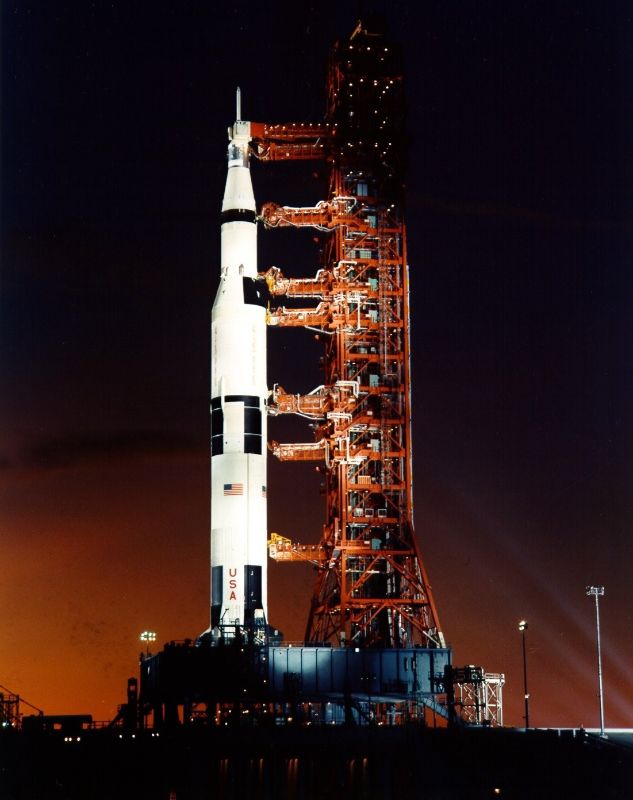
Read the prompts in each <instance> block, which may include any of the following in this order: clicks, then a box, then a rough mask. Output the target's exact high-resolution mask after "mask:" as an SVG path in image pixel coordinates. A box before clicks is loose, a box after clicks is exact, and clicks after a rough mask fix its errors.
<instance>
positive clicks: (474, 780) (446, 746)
mask: <svg viewBox="0 0 633 800" xmlns="http://www.w3.org/2000/svg"><path fill="white" fill-rule="evenodd" d="M121 737H122V738H121ZM0 771H1V772H0V797H2V800H27V799H28V800H31V798H36V799H37V800H49V798H50V799H51V800H52V799H53V798H55V800H57V799H58V798H59V799H60V800H61V799H62V798H63V799H64V800H93V799H94V800H110V798H112V800H114V799H115V798H117V799H118V798H126V799H127V798H134V799H135V800H145V798H147V799H148V800H150V799H151V800H202V798H204V800H224V799H225V798H240V800H241V799H242V798H245V799H246V798H248V800H250V799H251V798H260V799H263V798H274V800H304V799H306V800H307V799H308V798H309V799H310V800H312V799H313V798H327V799H328V800H335V799H336V798H345V799H346V800H354V799H355V798H363V800H364V799H365V798H366V799H367V800H369V799H371V800H373V798H376V799H378V798H380V800H390V799H391V798H394V800H395V798H398V800H403V799H404V798H406V799H407V800H409V799H411V800H414V799H415V800H444V799H445V798H446V799H447V800H448V799H450V800H452V799H453V798H459V800H462V799H463V800H467V799H468V798H474V799H475V798H495V797H500V798H504V799H505V798H508V800H509V799H510V798H525V799H526V800H527V799H528V798H529V800H535V799H538V800H546V799H547V798H557V800H567V799H568V798H573V799H574V800H576V799H577V798H600V800H610V799H611V798H613V800H616V799H617V800H620V798H625V797H629V796H630V794H629V792H630V789H631V785H633V784H632V782H633V748H631V747H627V746H625V745H622V744H618V743H616V742H613V741H603V740H600V739H599V738H598V737H596V736H579V735H576V736H574V735H573V732H563V733H562V734H559V733H557V732H555V731H529V732H528V733H525V732H524V731H519V730H512V729H471V730H432V729H423V728H404V727H403V728H356V729H349V728H347V729H344V728H325V727H321V728H292V727H286V728H270V729H263V728H258V729H256V728H240V729H205V728H200V729H195V728H191V727H190V728H188V729H186V728H180V729H178V730H174V731H173V732H171V733H166V732H165V733H162V734H161V735H160V736H156V735H152V733H151V732H150V731H140V732H138V733H136V734H135V735H134V736H133V735H132V734H131V733H121V732H120V731H118V730H94V731H88V732H83V733H82V734H81V738H80V741H77V740H76V737H75V738H74V739H73V741H65V740H64V736H62V735H60V734H58V733H48V734H46V733H42V732H31V733H29V732H26V731H25V732H17V731H13V730H6V731H2V732H0Z"/></svg>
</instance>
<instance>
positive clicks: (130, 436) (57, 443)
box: [25, 430, 205, 469]
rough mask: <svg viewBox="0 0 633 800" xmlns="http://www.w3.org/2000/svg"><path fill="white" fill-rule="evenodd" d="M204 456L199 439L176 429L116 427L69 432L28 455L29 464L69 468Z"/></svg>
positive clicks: (32, 449)
mask: <svg viewBox="0 0 633 800" xmlns="http://www.w3.org/2000/svg"><path fill="white" fill-rule="evenodd" d="M177 455H199V456H204V455H205V453H204V452H203V448H201V447H200V441H199V439H195V438H194V437H190V436H187V435H186V434H182V433H176V432H172V431H151V430H146V431H115V432H112V433H101V432H100V433H94V434H86V433H82V434H67V435H65V436H60V437H57V438H52V439H44V440H41V441H39V442H37V443H35V444H33V445H32V446H31V447H30V448H29V449H28V451H27V452H26V455H25V461H26V463H27V465H28V466H31V467H33V466H36V467H39V468H43V469H67V468H69V467H74V466H76V465H78V464H87V463H90V462H95V461H104V460H106V461H109V460H112V461H114V460H119V459H129V458H143V457H145V456H151V457H152V458H155V457H157V456H177Z"/></svg>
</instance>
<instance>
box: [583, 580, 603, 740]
mask: <svg viewBox="0 0 633 800" xmlns="http://www.w3.org/2000/svg"><path fill="white" fill-rule="evenodd" d="M585 594H586V595H587V597H595V599H596V641H597V645H598V646H597V650H598V700H599V702H600V736H601V737H602V738H603V739H604V738H605V733H604V702H603V699H602V654H601V651H600V603H599V600H598V598H599V597H603V596H604V586H587V588H586V589H585Z"/></svg>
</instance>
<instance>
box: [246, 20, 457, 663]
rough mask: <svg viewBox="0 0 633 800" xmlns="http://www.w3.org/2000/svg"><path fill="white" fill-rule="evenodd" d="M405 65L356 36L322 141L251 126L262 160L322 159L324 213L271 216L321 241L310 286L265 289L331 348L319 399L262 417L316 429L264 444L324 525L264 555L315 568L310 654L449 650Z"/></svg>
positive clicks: (280, 402) (294, 400) (334, 89)
mask: <svg viewBox="0 0 633 800" xmlns="http://www.w3.org/2000/svg"><path fill="white" fill-rule="evenodd" d="M402 120H403V90H402V64H401V57H400V52H399V50H398V48H396V47H394V46H393V45H390V44H389V43H388V42H387V40H386V39H385V37H384V35H383V34H382V32H373V31H370V30H367V29H366V28H364V27H363V26H362V25H359V26H358V27H357V28H356V30H355V31H354V32H353V33H352V35H351V36H350V37H349V39H348V40H346V41H343V42H339V43H338V44H337V45H336V46H335V48H334V50H333V52H332V56H331V59H330V67H329V78H328V107H327V113H326V118H325V122H324V124H322V125H263V124H255V123H254V124H253V125H252V127H251V133H252V135H253V141H252V152H253V154H254V155H255V156H256V157H257V158H259V159H262V160H268V161H279V160H292V159H301V160H303V159H313V158H320V159H326V160H327V162H328V165H329V194H328V197H327V198H326V199H324V200H322V201H321V202H319V203H317V204H316V205H315V206H314V207H309V208H305V207H303V208H296V207H289V206H277V205H274V204H272V203H267V204H265V205H264V206H263V207H262V209H261V212H260V217H261V220H262V221H263V223H264V224H265V225H266V226H267V227H268V228H281V227H296V228H301V227H305V226H309V227H313V228H316V229H318V230H320V231H325V232H327V234H328V235H327V244H326V246H325V248H324V254H323V261H322V264H321V268H320V269H319V270H318V272H317V273H316V275H315V277H314V278H309V279H306V278H291V277H286V276H285V275H284V274H283V273H282V271H281V270H279V269H278V268H274V267H273V268H271V269H269V270H267V271H266V272H264V273H262V275H261V277H262V278H264V279H265V280H266V282H267V284H268V289H269V291H270V294H271V296H272V298H273V300H275V299H276V298H280V297H287V298H292V300H293V302H294V301H296V300H297V299H298V298H305V299H306V300H307V301H310V303H311V304H310V305H307V306H306V307H304V308H296V307H290V308H287V307H285V306H284V305H272V306H271V308H270V309H269V313H268V323H269V325H272V326H277V327H296V326H303V327H305V328H309V329H311V330H315V331H317V332H318V333H319V334H320V338H322V339H323V340H324V342H325V349H324V371H325V378H324V383H323V384H322V385H320V386H318V387H317V388H316V389H313V390H312V391H311V392H309V393H308V394H305V395H290V394H287V393H286V392H285V391H284V389H283V388H282V387H279V386H275V387H274V390H273V393H272V398H271V400H270V403H269V412H270V413H271V414H286V413H292V414H299V415H300V416H303V417H305V418H308V419H309V420H311V421H312V427H313V429H314V431H315V439H314V441H311V442H303V443H300V442H295V443H278V442H272V443H271V449H272V452H273V453H274V455H275V456H276V457H277V458H279V459H280V460H282V461H319V462H321V467H320V470H321V471H322V472H323V474H324V483H325V496H326V515H325V524H324V527H323V535H322V539H321V541H320V543H319V544H318V545H309V546H306V545H303V544H298V543H293V542H290V540H288V539H284V537H281V539H282V540H283V541H280V539H277V540H275V541H272V540H271V547H270V554H271V556H272V557H273V558H276V559H278V560H284V561H301V560H304V561H312V562H313V563H316V564H317V565H318V569H317V580H316V585H315V588H314V593H313V599H312V603H311V608H310V613H309V618H308V622H307V627H306V634H305V639H306V642H307V643H320V642H330V643H333V644H339V645H349V646H361V647H388V648H399V647H412V646H422V647H431V648H433V647H444V646H445V643H444V638H443V635H442V633H441V628H440V625H439V621H438V615H437V610H436V608H435V604H434V601H433V596H432V592H431V587H430V584H429V581H428V577H427V575H426V572H425V569H424V565H423V562H422V559H421V557H420V553H419V549H418V544H417V541H416V538H415V535H414V529H413V498H412V472H411V407H410V391H411V376H410V343H409V286H408V261H407V247H406V228H405V225H404V221H403V213H402V192H401V185H402V172H403V162H404V159H403V153H404V150H405V144H404V141H403V138H402V130H403V126H402Z"/></svg>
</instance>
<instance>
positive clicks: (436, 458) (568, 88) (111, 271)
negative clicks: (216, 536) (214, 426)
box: [0, 0, 633, 727]
mask: <svg viewBox="0 0 633 800" xmlns="http://www.w3.org/2000/svg"><path fill="white" fill-rule="evenodd" d="M362 6H363V7H366V6H369V7H370V8H377V9H378V10H381V4H380V3H365V4H362ZM384 7H385V8H386V9H387V10H386V17H387V20H388V23H389V27H390V31H391V37H392V39H393V40H394V41H396V42H399V43H400V44H401V45H402V46H403V48H404V55H405V65H406V86H407V102H408V141H409V149H408V170H407V222H408V235H409V257H410V267H411V284H412V339H413V347H412V357H413V379H414V384H413V431H414V445H415V449H414V460H413V466H414V495H415V524H416V533H417V536H418V539H419V542H420V546H421V550H422V554H423V558H424V562H425V565H426V567H427V569H428V572H429V575H430V579H431V582H432V585H433V588H434V594H435V600H436V603H437V606H438V611H439V615H440V619H441V621H442V626H443V628H444V632H445V634H446V637H447V639H448V641H449V643H450V644H451V645H452V647H453V648H454V661H455V663H456V664H479V665H483V666H484V667H485V668H486V670H488V671H492V672H503V673H505V675H506V681H507V682H506V689H505V711H506V715H505V716H506V722H507V723H508V724H516V725H520V724H521V722H522V720H521V715H522V713H523V674H522V662H521V639H520V634H519V632H518V630H517V623H518V620H519V619H520V618H522V617H525V618H526V619H527V620H528V621H529V630H528V634H527V642H528V680H529V689H530V692H531V700H530V722H531V723H532V724H533V725H551V726H556V725H561V726H567V725H580V724H584V725H585V726H587V727H589V726H595V725H597V724H598V703H597V678H596V674H597V670H596V657H595V612H594V605H593V602H592V600H590V599H589V598H587V597H585V586H586V585H587V584H591V583H593V584H599V585H604V586H605V587H606V594H605V597H604V598H603V600H602V602H601V606H600V609H601V622H602V644H603V666H604V689H605V710H606V724H607V726H631V725H633V634H632V633H631V631H632V630H633V581H632V578H631V576H632V574H633V543H632V542H633V500H632V494H633V492H632V488H633V359H632V343H633V314H632V308H633V278H632V264H633V260H632V257H633V45H632V44H631V43H632V42H633V12H632V11H631V6H630V4H629V3H627V2H621V3H619V2H608V1H607V2H602V3H597V2H595V0H585V1H584V2H583V1H582V0H580V1H579V2H573V3H572V2H565V1H564V0H563V2H557V3H552V2H551V0H549V2H540V1H539V0H535V1H534V2H529V3H524V2H518V0H510V1H509V2H503V3H502V2H499V3H496V2H486V3H481V2H446V1H445V0H432V1H431V0H430V1H429V2H421V3H418V2H415V3H414V2H411V3H406V2H390V3H388V4H387V3H385V4H384ZM383 10H384V9H383ZM358 13H359V4H358V3H356V2H339V3H337V4H331V3H330V4H324V3H304V4H301V3H296V2H294V3H290V2H287V1H286V0H277V1H276V2H275V3H272V4H270V3H257V4H256V3H246V2H243V3H235V2H228V3H225V4H220V3H211V2H203V0H199V1H198V2H193V1H191V0H190V1H189V2H187V1H186V0H183V1H182V2H174V3H166V2H160V1H159V2H156V1H154V2H133V0H132V1H129V0H128V1H127V2H105V0H104V2H100V1H99V0H97V2H90V3H89V2H84V1H78V2H69V1H68V0H67V1H66V2H45V1H44V0H41V2H30V3H29V2H22V1H18V2H10V0H5V2H3V3H2V272H1V278H2V307H1V320H0V322H1V325H2V339H1V375H0V381H1V383H0V387H1V397H0V423H1V426H2V440H1V442H0V467H1V472H0V475H1V479H2V494H1V498H0V529H1V535H0V560H1V563H2V581H1V583H0V642H1V644H0V684H3V685H4V686H7V687H9V688H10V689H12V690H13V691H15V692H19V693H20V695H22V696H23V697H24V698H26V699H27V700H28V701H30V702H31V703H34V704H35V705H37V706H39V707H41V708H43V709H44V710H45V711H46V712H47V713H79V712H82V713H92V714H93V715H94V717H95V719H104V720H105V719H111V718H112V717H113V716H114V714H115V712H116V706H117V704H118V703H121V702H124V700H125V685H126V680H127V678H128V676H131V675H136V674H137V673H138V667H137V660H138V653H139V651H140V649H141V644H140V642H139V641H138V636H139V633H140V632H141V631H142V630H144V629H150V630H155V631H157V632H158V643H159V644H162V643H164V642H167V641H169V640H171V639H182V638H185V637H195V636H196V635H197V634H199V633H200V632H202V631H203V630H204V629H205V628H206V627H207V625H208V614H209V612H208V593H209V567H208V562H209V536H208V528H209V445H208V441H209V413H208V409H209V352H210V350H209V329H210V307H211V304H212V301H213V297H214V293H215V287H216V285H217V282H218V278H219V254H220V237H219V233H220V231H219V208H220V202H221V197H222V192H223V186H224V180H225V171H226V162H225V152H226V128H227V126H228V125H229V124H231V123H232V122H233V119H234V92H235V87H236V86H237V85H239V86H241V88H242V111H243V117H244V118H245V119H252V120H254V121H265V122H271V123H274V122H287V121H296V122H301V121H319V120H321V119H322V117H323V110H324V107H325V75H326V61H327V55H328V50H329V47H330V45H331V44H332V43H333V41H334V40H335V39H336V38H338V37H341V36H345V35H347V34H349V33H350V32H351V30H352V29H353V27H354V26H355V23H356V20H357V18H358ZM252 171H253V181H254V187H255V194H256V197H257V199H258V202H259V203H260V204H261V203H263V202H265V201H268V200H272V201H275V202H279V203H286V204H291V205H297V204H306V205H312V204H314V203H315V202H317V201H318V200H319V199H322V198H323V197H324V192H325V189H324V178H325V175H326V169H325V167H324V166H323V165H319V164H305V163H304V164H290V165H274V164H273V165H265V164H259V163H255V164H254V165H253V168H252ZM323 235H324V234H317V235H315V233H314V232H307V233H306V232H303V233H296V232H289V231H270V232H264V231H261V232H260V250H259V252H260V264H261V268H262V269H265V268H267V267H268V266H270V265H272V264H276V265H277V266H279V267H281V268H282V269H283V270H284V272H285V273H286V274H287V275H289V276H292V275H312V274H314V272H315V271H316V269H317V268H318V258H319V250H320V247H322V244H323V240H322V238H319V237H322V236H323ZM315 239H316V241H315ZM269 347H270V364H269V382H270V384H271V385H272V384H273V383H274V382H280V383H281V384H282V385H283V386H284V387H285V388H286V389H287V390H288V391H293V392H304V393H305V392H308V391H310V390H311V389H313V388H314V387H315V386H317V385H318V384H319V383H321V373H320V372H319V370H318V365H317V361H318V356H319V351H318V349H317V348H316V345H315V343H314V341H313V339H312V336H311V335H310V334H309V333H308V332H305V331H300V330H287V331H283V330H282V331H278V330H276V331H271V332H270V336H269ZM269 433H270V436H271V437H272V438H275V439H277V440H279V441H293V440H294V441H301V440H303V441H308V440H310V438H311V432H310V430H309V429H308V428H307V426H305V425H303V424H299V423H296V422H293V421H292V420H284V419H279V420H272V421H271V424H270V431H269ZM269 469H270V479H269V490H268V497H269V528H270V530H275V531H278V532H280V533H283V534H284V535H288V536H290V537H291V538H294V539H297V540H300V541H303V542H305V543H312V542H317V541H318V539H319V536H320V532H321V526H322V522H323V515H324V506H323V499H322V498H321V497H320V496H319V481H318V476H316V474H315V472H314V465H309V466H307V467H305V468H299V467H297V466H296V465H292V464H276V463H273V462H272V459H271V463H270V467H269ZM269 574H270V598H269V603H270V621H271V622H272V623H273V624H274V625H275V626H277V627H279V628H281V629H282V630H283V631H284V632H285V634H286V638H287V639H289V640H299V639H301V638H302V637H303V631H304V625H305V620H306V617H307V613H308V605H309V598H310V594H311V591H312V585H313V572H312V568H311V567H309V566H300V565H296V566H294V565H276V564H273V563H271V564H270V567H269ZM24 710H25V711H27V712H28V709H24Z"/></svg>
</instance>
